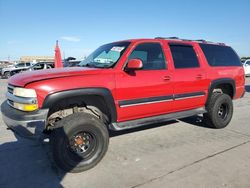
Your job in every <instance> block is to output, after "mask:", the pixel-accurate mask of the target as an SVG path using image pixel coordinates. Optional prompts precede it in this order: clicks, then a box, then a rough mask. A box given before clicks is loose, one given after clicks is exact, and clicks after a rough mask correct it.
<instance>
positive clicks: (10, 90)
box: [7, 85, 14, 94]
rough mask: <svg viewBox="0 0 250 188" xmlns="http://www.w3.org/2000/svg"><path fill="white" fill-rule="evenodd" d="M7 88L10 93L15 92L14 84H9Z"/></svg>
mask: <svg viewBox="0 0 250 188" xmlns="http://www.w3.org/2000/svg"><path fill="white" fill-rule="evenodd" d="M7 90H8V92H9V93H11V94H13V90H14V86H12V85H8V88H7Z"/></svg>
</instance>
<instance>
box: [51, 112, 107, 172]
mask: <svg viewBox="0 0 250 188" xmlns="http://www.w3.org/2000/svg"><path fill="white" fill-rule="evenodd" d="M57 126H58V127H59V128H56V129H55V130H53V131H52V134H51V136H50V142H51V147H52V154H53V157H54V161H55V163H56V164H57V166H58V167H59V168H61V169H62V170H64V171H67V172H72V173H76V172H82V171H85V170H88V169H90V168H93V167H94V166H95V165H96V164H97V163H99V162H100V160H101V159H102V158H103V156H104V155H105V153H106V151H107V149H108V144H109V134H108V130H107V128H106V126H105V125H104V123H103V122H102V121H101V120H100V119H98V118H97V117H96V116H94V115H91V114H87V113H74V114H72V115H69V116H67V117H65V118H63V119H62V120H60V121H58V122H57ZM78 133H79V134H83V133H84V134H85V133H89V135H90V136H89V137H91V139H92V141H93V143H94V147H92V148H91V147H90V148H89V149H90V151H89V152H90V154H89V155H86V156H80V155H79V153H77V152H75V151H73V150H72V144H71V143H72V139H73V140H75V139H76V137H75V135H76V134H78ZM82 140H85V139H82ZM94 141H95V142H94ZM93 143H92V144H93ZM74 144H76V143H75V142H74ZM74 144H73V145H74ZM87 151H88V150H87Z"/></svg>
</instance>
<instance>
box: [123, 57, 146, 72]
mask: <svg viewBox="0 0 250 188" xmlns="http://www.w3.org/2000/svg"><path fill="white" fill-rule="evenodd" d="M142 67H143V64H142V61H141V60H140V59H130V60H129V61H128V64H127V67H126V70H139V69H142Z"/></svg>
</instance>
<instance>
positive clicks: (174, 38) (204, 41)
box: [155, 37, 225, 45]
mask: <svg viewBox="0 0 250 188" xmlns="http://www.w3.org/2000/svg"><path fill="white" fill-rule="evenodd" d="M155 39H170V40H181V41H195V42H201V43H211V44H219V45H225V43H222V42H217V43H216V42H211V41H207V40H204V39H197V40H190V39H180V38H178V37H155Z"/></svg>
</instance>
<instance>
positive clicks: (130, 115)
mask: <svg viewBox="0 0 250 188" xmlns="http://www.w3.org/2000/svg"><path fill="white" fill-rule="evenodd" d="M162 46H163V44H162V43H160V42H157V43H156V42H154V43H153V42H152V43H138V44H137V45H135V47H134V49H133V51H132V52H131V54H130V55H129V57H128V60H130V59H133V58H138V59H141V60H142V63H143V68H142V69H141V70H135V71H132V72H127V71H125V70H122V71H120V72H117V73H116V104H117V106H118V107H117V110H118V114H119V115H118V122H121V121H126V120H132V119H137V118H144V117H149V116H154V115H160V114H165V113H168V112H170V111H171V110H172V103H173V82H172V75H171V72H170V71H169V70H168V68H167V63H166V61H165V55H164V50H163V49H162Z"/></svg>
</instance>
